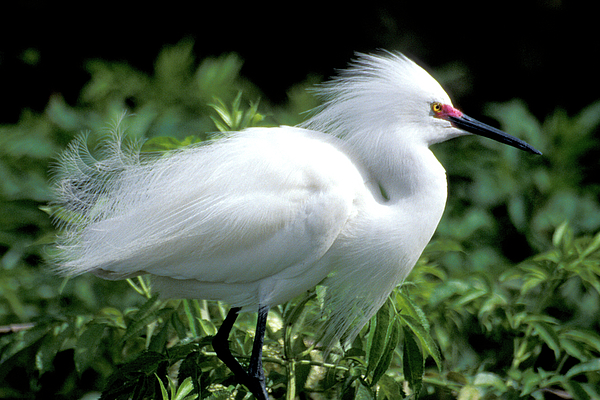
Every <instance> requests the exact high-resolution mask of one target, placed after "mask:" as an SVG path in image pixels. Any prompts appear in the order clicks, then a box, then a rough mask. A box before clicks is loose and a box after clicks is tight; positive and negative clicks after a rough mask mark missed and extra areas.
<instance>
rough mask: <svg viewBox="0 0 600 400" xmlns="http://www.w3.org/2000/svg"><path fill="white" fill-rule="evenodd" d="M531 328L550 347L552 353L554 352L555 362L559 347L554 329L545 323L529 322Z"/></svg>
mask: <svg viewBox="0 0 600 400" xmlns="http://www.w3.org/2000/svg"><path fill="white" fill-rule="evenodd" d="M531 326H533V328H534V330H535V332H536V333H537V334H538V335H539V336H540V338H541V339H542V340H543V341H544V343H546V345H548V347H550V349H551V350H552V351H554V357H555V359H556V360H558V359H559V357H560V352H561V347H560V339H559V337H558V334H557V333H556V331H555V330H554V327H553V326H551V325H550V324H547V323H545V322H531Z"/></svg>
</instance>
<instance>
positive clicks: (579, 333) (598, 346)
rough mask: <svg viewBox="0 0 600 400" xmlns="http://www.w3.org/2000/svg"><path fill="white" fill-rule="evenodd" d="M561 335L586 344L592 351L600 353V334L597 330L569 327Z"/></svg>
mask: <svg viewBox="0 0 600 400" xmlns="http://www.w3.org/2000/svg"><path fill="white" fill-rule="evenodd" d="M560 336H561V337H565V338H568V339H572V340H574V341H575V342H577V343H581V344H585V345H586V346H588V347H590V348H591V350H592V351H595V352H598V353H600V335H598V334H597V333H595V332H590V331H583V330H580V329H567V330H565V331H563V332H561V334H560Z"/></svg>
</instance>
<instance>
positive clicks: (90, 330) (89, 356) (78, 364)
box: [74, 324, 106, 373]
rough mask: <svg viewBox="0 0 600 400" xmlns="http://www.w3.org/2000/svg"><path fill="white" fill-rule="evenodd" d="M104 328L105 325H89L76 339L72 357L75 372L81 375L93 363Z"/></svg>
mask: <svg viewBox="0 0 600 400" xmlns="http://www.w3.org/2000/svg"><path fill="white" fill-rule="evenodd" d="M105 328H106V325H105V324H89V325H88V326H87V328H86V329H85V331H83V333H82V334H81V335H80V336H79V338H77V344H76V346H75V356H74V360H75V368H76V369H77V372H79V373H83V371H85V370H86V369H87V368H88V367H90V366H91V365H92V364H93V363H94V360H95V359H96V356H97V354H98V350H99V347H100V342H101V340H102V336H103V335H104V329H105Z"/></svg>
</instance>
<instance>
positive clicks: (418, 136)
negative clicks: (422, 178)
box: [304, 53, 541, 154]
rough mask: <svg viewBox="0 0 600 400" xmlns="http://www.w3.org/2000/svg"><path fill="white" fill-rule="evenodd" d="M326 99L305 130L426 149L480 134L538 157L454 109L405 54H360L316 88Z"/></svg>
mask: <svg viewBox="0 0 600 400" xmlns="http://www.w3.org/2000/svg"><path fill="white" fill-rule="evenodd" d="M317 94H318V95H320V96H321V97H322V98H323V99H324V100H325V101H324V104H323V106H322V107H321V108H320V109H319V110H318V112H317V113H316V115H314V116H313V117H312V118H311V119H310V120H309V121H307V122H306V123H305V124H304V126H305V127H308V128H310V129H315V130H319V131H325V132H329V133H332V134H335V135H337V136H340V137H347V138H350V139H352V138H354V139H355V140H356V141H358V142H362V141H363V140H364V139H366V136H369V135H372V134H377V135H398V136H399V139H400V140H402V141H404V142H406V143H407V144H408V143H410V142H412V143H417V144H421V143H423V144H426V145H427V146H429V145H431V144H435V143H439V142H443V141H445V140H448V139H451V138H454V137H457V136H462V135H467V134H476V135H480V136H484V137H487V138H490V139H493V140H496V141H498V142H501V143H505V144H508V145H510V146H513V147H517V148H519V149H521V150H525V151H528V152H531V153H535V154H541V153H540V152H539V151H538V150H536V149H535V148H533V147H532V146H530V145H529V144H527V143H525V142H524V141H522V140H520V139H517V138H515V137H513V136H511V135H509V134H507V133H505V132H502V131H501V130H499V129H496V128H493V127H491V126H489V125H486V124H484V123H482V122H479V121H477V120H475V119H473V118H470V117H468V116H466V115H465V114H463V113H462V112H461V111H459V110H458V109H456V108H454V106H453V105H452V101H451V100H450V97H449V96H448V94H447V93H446V92H445V91H444V89H443V88H442V87H441V85H440V84H439V83H438V82H437V81H436V80H435V79H434V78H433V77H432V76H431V75H430V74H429V73H428V72H427V71H426V70H425V69H423V68H422V67H420V66H419V65H418V64H416V63H415V62H414V61H412V60H410V59H409V58H407V57H405V56H404V55H402V54H400V53H385V54H383V55H359V56H358V58H357V60H356V61H354V62H353V63H352V64H351V65H350V67H349V68H348V69H346V70H344V71H342V72H341V73H340V75H339V76H338V77H336V78H334V79H332V80H331V81H329V82H328V83H326V84H324V85H323V86H321V87H320V88H318V89H317Z"/></svg>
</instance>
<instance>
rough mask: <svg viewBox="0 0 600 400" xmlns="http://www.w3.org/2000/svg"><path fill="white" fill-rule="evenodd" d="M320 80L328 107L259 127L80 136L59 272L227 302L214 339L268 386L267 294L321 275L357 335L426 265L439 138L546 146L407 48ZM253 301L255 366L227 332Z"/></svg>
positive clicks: (335, 329)
mask: <svg viewBox="0 0 600 400" xmlns="http://www.w3.org/2000/svg"><path fill="white" fill-rule="evenodd" d="M318 92H319V93H320V95H321V96H322V97H323V98H324V100H325V102H324V105H323V106H322V107H321V108H320V109H319V110H318V111H317V113H316V114H315V115H314V116H313V117H312V118H310V119H309V120H308V121H307V122H306V123H304V124H302V125H301V127H288V126H281V127H276V128H252V129H247V130H244V131H241V132H236V133H232V134H230V135H229V136H228V137H227V138H225V139H220V140H216V141H214V142H212V143H210V144H205V145H197V146H191V147H188V148H184V149H181V150H180V151H176V152H174V153H172V154H168V155H164V156H162V157H160V158H153V159H150V160H143V159H142V158H140V157H139V148H131V147H130V148H126V149H123V146H122V144H121V138H119V137H116V138H115V140H113V141H112V142H109V143H106V144H105V146H104V158H103V159H101V160H91V161H90V159H89V158H88V157H89V153H88V152H87V145H86V141H85V139H80V140H78V141H75V142H73V143H72V144H71V145H70V147H69V148H68V149H67V150H66V152H65V153H64V154H63V155H62V157H61V158H60V162H59V167H58V171H57V174H56V193H57V199H56V203H57V204H58V205H60V206H61V207H62V208H63V210H66V211H68V212H69V213H70V214H69V215H70V220H69V222H67V223H66V224H65V226H63V228H64V229H63V233H62V235H61V236H60V238H59V240H58V248H59V249H60V255H59V258H58V260H57V265H58V269H59V270H60V272H62V273H65V274H70V275H76V274H81V273H84V272H92V273H93V274H96V275H98V276H100V277H103V278H106V279H123V278H126V277H132V276H136V275H140V274H150V275H151V276H152V278H153V282H154V287H155V288H156V289H157V290H158V291H159V292H160V293H161V295H163V296H167V297H175V298H202V299H212V300H221V301H224V302H227V303H228V304H230V305H231V307H232V308H231V311H230V312H229V314H228V316H227V318H226V320H225V322H224V324H223V326H222V327H221V328H220V330H219V332H218V333H217V335H216V336H215V340H214V347H215V350H216V352H217V354H218V356H219V357H220V358H221V359H222V360H223V361H224V362H225V363H226V364H227V366H228V367H229V368H230V369H231V370H232V371H233V372H234V374H235V375H236V376H237V377H238V379H239V380H240V382H241V383H243V384H245V385H246V386H247V387H248V388H249V389H250V390H251V391H252V392H253V393H254V395H255V396H256V397H257V398H259V399H266V398H267V391H266V388H265V383H264V372H263V369H262V364H261V358H262V353H261V352H262V343H263V336H264V331H265V323H266V317H267V313H268V311H269V308H271V307H273V306H275V305H278V304H281V303H283V302H286V301H288V300H290V299H292V298H293V297H295V296H298V295H300V294H302V293H303V292H305V291H307V290H309V289H311V288H313V287H314V286H315V285H317V284H319V283H321V284H323V285H324V286H325V287H326V288H327V295H326V300H325V308H326V309H327V310H328V311H329V318H328V321H327V325H326V326H325V327H324V328H323V329H324V333H325V336H326V337H327V338H329V340H335V339H339V338H340V337H341V335H342V334H344V333H345V334H346V335H347V337H350V338H353V337H354V336H355V335H356V334H357V333H358V331H359V330H360V329H361V327H362V326H364V324H365V323H366V322H367V321H368V320H369V319H370V318H371V317H372V316H373V314H374V313H375V312H376V311H377V310H378V309H379V307H380V306H381V305H382V304H383V302H384V301H385V300H386V298H387V297H388V296H389V294H390V292H391V291H392V290H393V289H394V287H396V286H397V285H398V284H399V283H400V282H402V280H403V279H404V278H405V277H406V276H407V275H408V273H409V272H410V270H411V269H412V268H413V266H414V265H415V263H416V261H417V259H418V258H419V256H420V255H421V252H422V251H423V249H424V248H425V246H426V244H427V243H428V242H429V240H430V239H431V237H432V235H433V233H434V231H435V229H436V227H437V225H438V223H439V221H440V218H441V217H442V213H443V211H444V207H445V203H446V192H447V187H446V174H445V170H444V168H443V167H442V165H441V164H440V163H439V162H438V160H437V159H436V157H435V156H434V154H433V153H432V152H431V151H430V150H429V146H431V145H433V144H436V143H439V142H443V141H445V140H448V139H450V138H454V137H457V136H462V135H467V134H469V133H474V134H478V135H482V136H486V137H489V138H492V139H494V140H497V141H499V142H502V143H506V144H508V145H511V146H514V147H517V148H519V149H523V150H526V151H528V152H531V153H535V154H541V153H540V152H539V151H537V150H535V149H534V148H533V147H531V146H530V145H529V144H527V143H525V142H523V141H521V140H519V139H517V138H514V137H512V136H510V135H508V134H506V133H504V132H502V131H500V130H498V129H495V128H492V127H490V126H488V125H485V124H483V123H480V122H478V121H476V120H474V119H472V118H469V117H467V116H466V115H464V114H463V113H462V112H460V111H459V110H457V109H456V108H454V107H453V106H452V102H451V101H450V98H449V97H448V95H447V94H446V92H445V91H444V90H443V89H442V87H441V86H440V85H439V83H438V82H437V81H436V80H435V79H434V78H432V77H431V75H429V73H427V72H426V71H425V70H424V69H423V68H421V67H419V66H418V65H417V64H416V63H414V62H413V61H411V60H409V59H408V58H406V57H405V56H403V55H402V54H399V53H385V54H383V55H359V57H358V59H357V60H356V61H355V62H354V63H353V64H352V65H351V66H350V67H349V68H348V69H347V70H346V71H344V72H343V73H342V74H341V75H340V76H339V77H337V78H335V79H333V80H332V81H330V82H329V83H327V84H325V85H324V86H322V87H321V88H320V89H318ZM116 136H119V135H116ZM241 310H250V311H257V310H258V313H259V317H258V322H257V330H256V332H257V333H256V338H255V343H254V350H253V354H252V358H251V361H250V367H249V369H248V371H245V370H244V369H243V368H242V367H241V366H240V364H239V363H238V362H237V361H236V360H235V358H234V357H233V356H232V355H231V353H230V351H229V348H228V344H227V338H228V335H229V332H230V329H231V327H232V325H233V323H234V321H235V318H236V317H237V315H238V312H240V311H241Z"/></svg>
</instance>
